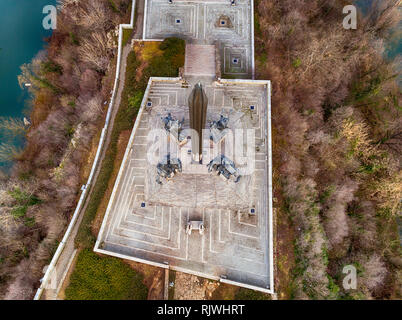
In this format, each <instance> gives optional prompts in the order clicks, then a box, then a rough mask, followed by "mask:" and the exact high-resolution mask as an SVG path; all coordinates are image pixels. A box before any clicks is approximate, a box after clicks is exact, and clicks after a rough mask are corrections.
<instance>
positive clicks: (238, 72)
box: [143, 0, 254, 79]
mask: <svg viewBox="0 0 402 320" xmlns="http://www.w3.org/2000/svg"><path fill="white" fill-rule="evenodd" d="M145 6H146V7H145V17H144V31H143V38H144V39H164V38H167V37H172V36H177V37H180V38H184V39H186V41H187V42H188V43H191V44H203V45H205V44H215V45H216V46H217V47H218V52H219V56H220V60H221V65H222V77H223V78H234V77H235V78H245V79H250V78H252V76H253V69H254V50H253V47H254V43H253V37H254V35H253V21H252V20H253V19H252V10H253V8H252V6H251V1H249V0H236V5H231V2H230V1H229V0H173V1H172V3H169V2H168V0H152V1H151V0H147V1H146V3H145Z"/></svg>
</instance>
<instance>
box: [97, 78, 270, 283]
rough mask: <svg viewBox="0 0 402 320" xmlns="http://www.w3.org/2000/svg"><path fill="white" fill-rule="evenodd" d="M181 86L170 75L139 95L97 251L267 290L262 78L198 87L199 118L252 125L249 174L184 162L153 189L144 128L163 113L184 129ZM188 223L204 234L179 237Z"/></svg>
mask: <svg viewBox="0 0 402 320" xmlns="http://www.w3.org/2000/svg"><path fill="white" fill-rule="evenodd" d="M194 81H195V79H194ZM197 81H199V78H197ZM209 81H210V80H209ZM182 84H183V82H182V81H181V80H173V79H170V80H167V81H158V80H154V81H152V84H151V86H150V88H149V91H148V96H147V97H146V98H145V99H144V101H151V102H152V108H150V109H147V108H146V107H144V106H143V108H142V109H141V110H142V111H141V114H140V115H139V116H138V118H137V120H136V123H137V124H138V126H137V128H136V130H135V133H134V134H133V136H132V139H131V141H130V143H129V145H128V147H127V154H126V158H125V160H124V163H123V165H122V167H121V171H120V173H119V178H118V180H117V182H116V185H115V190H114V192H113V196H112V199H111V200H110V204H109V208H108V210H107V216H106V217H105V221H104V225H103V227H102V230H101V232H100V235H99V239H98V245H99V248H100V249H101V250H100V252H104V253H105V252H106V253H108V254H110V253H112V254H113V253H114V254H117V255H118V256H120V255H122V257H123V256H124V257H125V258H129V259H133V260H135V261H143V262H147V263H149V262H151V263H154V264H156V265H161V266H163V265H164V264H168V265H169V267H170V268H172V269H175V270H181V271H185V272H188V273H194V274H199V275H202V276H204V277H207V278H212V279H220V278H221V277H223V278H226V279H228V280H231V281H234V282H236V283H240V284H245V285H250V286H255V287H257V288H261V289H267V288H270V263H269V257H270V248H269V228H268V225H269V221H268V219H269V215H268V213H269V204H268V184H267V181H268V180H267V179H268V172H269V167H268V161H267V156H268V152H267V130H268V127H267V126H268V123H267V99H268V88H267V83H264V82H262V83H260V82H257V83H251V82H250V83H239V84H236V83H231V84H228V83H224V82H222V83H219V82H210V83H209V84H208V80H207V79H205V84H204V88H205V91H206V94H207V96H208V99H209V101H210V102H209V105H208V113H207V120H208V119H213V118H216V117H217V115H219V114H220V113H222V112H223V113H226V114H232V118H231V119H232V122H230V123H229V127H231V128H250V129H255V130H254V134H255V146H256V148H257V149H258V151H257V152H256V157H255V163H254V167H255V171H254V172H253V173H252V174H250V175H249V176H244V177H242V178H243V179H242V180H240V182H239V183H237V184H235V183H234V182H233V181H224V180H223V179H222V178H221V177H217V176H216V175H215V174H213V173H208V172H207V170H205V169H206V165H205V164H203V165H196V166H200V167H201V168H198V169H197V168H195V169H194V168H191V165H190V167H187V168H184V169H183V172H182V173H179V174H177V175H176V176H175V177H174V178H173V179H172V180H171V181H169V182H167V183H165V184H163V185H162V186H160V185H158V184H156V183H154V181H155V179H154V178H155V171H156V168H155V166H154V165H151V164H150V163H149V161H148V158H147V151H149V150H150V147H151V144H152V140H148V138H147V137H148V134H149V132H150V130H151V129H156V128H162V124H161V122H160V121H158V120H159V119H160V118H161V117H163V116H164V115H166V114H167V113H171V114H172V115H173V116H174V117H182V116H184V118H185V122H184V126H186V124H187V123H188V115H187V114H188V111H187V110H188V107H187V101H186V99H187V97H188V95H189V94H190V91H191V87H192V84H191V83H190V86H189V88H185V87H183V85H182ZM251 105H253V106H254V110H253V111H250V109H249V107H250V106H251ZM207 146H208V140H206V142H205V147H204V148H205V149H207V148H206V147H207ZM185 148H186V146H184V147H183V149H184V150H183V151H184V152H183V154H184V155H186V154H187V153H186V149H185ZM211 153H212V152H211ZM212 156H213V155H211V156H210V157H212ZM182 161H183V162H185V160H184V159H183V158H182ZM207 161H209V158H208V157H207V155H206V158H205V162H204V163H207ZM197 170H198V171H197ZM144 205H145V206H144ZM250 208H255V212H256V214H255V215H250V214H249V209H250ZM189 220H202V221H204V225H205V229H206V232H205V234H204V235H200V234H199V233H197V232H195V233H192V234H191V235H188V234H186V232H185V226H186V223H187V221H189Z"/></svg>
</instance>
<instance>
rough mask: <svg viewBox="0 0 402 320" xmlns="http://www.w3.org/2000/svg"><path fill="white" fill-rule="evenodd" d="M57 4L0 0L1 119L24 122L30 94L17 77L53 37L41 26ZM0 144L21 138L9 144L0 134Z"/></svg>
mask: <svg viewBox="0 0 402 320" xmlns="http://www.w3.org/2000/svg"><path fill="white" fill-rule="evenodd" d="M55 3H56V0H0V48H1V49H0V117H4V116H7V117H9V116H11V117H16V118H19V119H22V117H23V116H24V115H25V113H27V100H28V99H29V95H28V92H27V90H22V89H21V88H20V87H19V85H18V80H17V76H18V75H19V74H20V66H21V65H22V64H24V63H28V62H30V61H31V60H32V58H33V57H34V56H35V55H36V54H37V53H38V52H39V51H40V50H41V49H43V48H44V45H45V43H44V41H43V39H44V38H45V37H49V36H50V35H51V31H49V30H45V29H44V28H43V27H42V20H43V18H44V17H45V15H44V14H43V13H42V9H43V7H44V6H45V5H48V4H51V5H54V4H55ZM24 112H25V113H24ZM0 143H14V144H20V143H21V139H12V138H11V141H10V138H7V137H5V136H4V135H3V136H2V135H0ZM0 165H2V164H1V163H0ZM3 165H4V164H3Z"/></svg>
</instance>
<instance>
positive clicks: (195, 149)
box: [188, 83, 208, 162]
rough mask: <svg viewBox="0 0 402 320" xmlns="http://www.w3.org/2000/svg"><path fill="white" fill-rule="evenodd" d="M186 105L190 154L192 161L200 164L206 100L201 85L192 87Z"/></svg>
mask: <svg viewBox="0 0 402 320" xmlns="http://www.w3.org/2000/svg"><path fill="white" fill-rule="evenodd" d="M188 105H189V109H190V110H189V111H190V128H191V129H193V131H192V133H191V153H192V158H193V161H196V162H201V160H202V130H203V129H204V128H205V121H206V118H207V107H208V98H207V95H206V94H205V92H204V90H203V88H202V85H201V83H197V84H196V85H195V86H194V89H193V91H191V93H190V96H189V97H188Z"/></svg>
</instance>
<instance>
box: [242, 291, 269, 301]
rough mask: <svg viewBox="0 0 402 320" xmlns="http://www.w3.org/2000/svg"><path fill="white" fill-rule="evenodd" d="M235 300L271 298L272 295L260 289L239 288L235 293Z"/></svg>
mask: <svg viewBox="0 0 402 320" xmlns="http://www.w3.org/2000/svg"><path fill="white" fill-rule="evenodd" d="M235 300H271V296H270V295H268V294H266V293H262V292H260V291H255V290H250V289H246V288H239V290H237V292H236V294H235Z"/></svg>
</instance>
